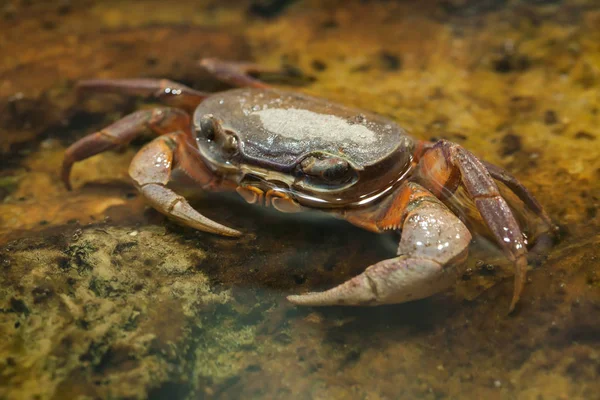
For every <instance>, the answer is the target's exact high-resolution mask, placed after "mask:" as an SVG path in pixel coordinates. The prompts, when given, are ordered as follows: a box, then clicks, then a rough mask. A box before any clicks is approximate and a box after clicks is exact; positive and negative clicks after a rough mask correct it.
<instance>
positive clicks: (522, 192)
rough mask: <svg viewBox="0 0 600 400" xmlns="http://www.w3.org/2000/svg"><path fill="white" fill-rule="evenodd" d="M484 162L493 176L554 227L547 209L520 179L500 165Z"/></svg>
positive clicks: (549, 225)
mask: <svg viewBox="0 0 600 400" xmlns="http://www.w3.org/2000/svg"><path fill="white" fill-rule="evenodd" d="M482 164H483V165H484V166H485V168H486V169H487V170H488V172H489V173H490V175H491V176H492V178H494V179H496V180H498V181H500V182H502V183H504V184H505V185H506V186H507V187H508V188H509V189H510V190H512V192H513V193H514V194H516V195H517V196H518V197H519V199H521V201H523V203H525V205H526V206H527V207H529V208H530V209H531V210H532V211H533V212H534V213H535V214H536V215H537V216H539V217H540V218H541V219H542V220H543V221H544V222H545V223H546V224H547V225H548V227H549V228H550V229H553V228H554V224H553V223H552V220H551V219H550V217H549V216H548V214H546V211H545V210H544V208H543V207H542V205H541V204H540V203H539V202H538V201H537V199H536V198H535V197H533V195H532V194H531V192H529V190H527V188H526V187H525V186H523V184H522V183H521V182H519V181H518V179H517V178H515V177H514V176H512V175H511V174H509V173H508V172H507V171H505V170H504V169H503V168H500V167H498V166H497V165H494V164H490V163H488V162H486V161H482Z"/></svg>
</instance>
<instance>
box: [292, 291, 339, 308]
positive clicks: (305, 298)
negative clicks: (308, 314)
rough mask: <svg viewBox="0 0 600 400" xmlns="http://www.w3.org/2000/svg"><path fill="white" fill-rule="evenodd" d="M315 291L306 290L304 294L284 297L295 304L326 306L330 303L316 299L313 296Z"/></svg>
mask: <svg viewBox="0 0 600 400" xmlns="http://www.w3.org/2000/svg"><path fill="white" fill-rule="evenodd" d="M316 294H317V293H315V292H308V293H305V294H293V295H289V296H287V297H286V299H287V300H288V301H289V302H290V303H292V304H294V305H297V306H307V307H315V306H327V305H331V303H329V302H323V301H319V300H318V299H316V298H315V297H317V296H315V295H316Z"/></svg>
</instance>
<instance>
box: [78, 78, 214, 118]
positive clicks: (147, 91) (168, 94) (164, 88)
mask: <svg viewBox="0 0 600 400" xmlns="http://www.w3.org/2000/svg"><path fill="white" fill-rule="evenodd" d="M76 88H77V93H78V95H79V96H82V95H83V94H87V93H89V92H92V93H96V92H100V93H116V94H122V95H128V96H142V97H145V98H148V99H153V100H158V101H160V102H163V103H165V104H168V105H170V106H172V107H178V108H183V109H185V110H187V111H188V112H192V111H194V109H195V108H196V107H197V106H198V104H200V103H201V102H202V101H203V100H204V99H205V98H206V97H207V96H208V95H209V94H208V93H204V92H199V91H197V90H194V89H192V88H189V87H187V86H185V85H182V84H180V83H177V82H173V81H169V80H166V79H89V80H83V81H79V82H77V86H76Z"/></svg>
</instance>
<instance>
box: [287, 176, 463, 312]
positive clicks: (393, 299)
mask: <svg viewBox="0 0 600 400" xmlns="http://www.w3.org/2000/svg"><path fill="white" fill-rule="evenodd" d="M403 193H405V194H406V197H405V198H409V199H410V200H409V201H408V203H405V204H404V205H403V209H402V210H399V211H400V212H399V213H398V214H397V215H402V216H403V218H402V219H403V220H402V221H398V222H400V223H401V224H402V237H401V239H400V245H399V247H398V254H399V256H398V257H396V258H392V259H389V260H383V261H380V262H378V263H377V264H374V265H372V266H370V267H369V268H367V269H366V270H365V272H363V273H362V274H360V275H358V276H356V277H355V278H352V279H350V280H349V281H347V282H344V283H342V284H341V285H339V286H337V287H334V288H333V289H330V290H327V291H325V292H320V293H307V294H304V295H299V296H289V297H288V300H290V301H291V302H292V303H294V304H298V305H305V306H325V305H376V304H394V303H403V302H406V301H411V300H417V299H422V298H425V297H429V296H431V295H433V294H436V293H439V292H441V291H442V290H444V289H446V288H448V287H450V286H452V285H453V284H455V283H456V279H457V276H458V275H459V271H458V269H457V268H456V267H457V266H459V265H460V264H461V263H462V262H463V261H464V259H465V258H466V256H467V254H468V246H469V242H470V241H471V234H470V232H469V231H468V229H467V228H466V227H465V225H464V224H463V223H462V222H461V221H460V220H459V219H458V218H457V217H456V216H455V215H454V214H453V213H452V212H450V210H449V209H448V208H447V207H446V206H445V205H444V204H442V203H441V202H440V201H438V200H437V199H436V198H435V197H433V195H432V194H431V193H429V192H427V191H426V190H425V189H423V188H422V187H420V186H419V185H417V184H414V183H409V184H407V185H406V186H405V187H404V192H401V193H400V195H399V198H404V197H403V196H402V194H403ZM404 207H406V208H404ZM403 210H410V211H406V212H404V211H403ZM393 224H394V225H396V224H397V223H396V222H393Z"/></svg>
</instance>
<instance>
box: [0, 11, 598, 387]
mask: <svg viewBox="0 0 600 400" xmlns="http://www.w3.org/2000/svg"><path fill="white" fill-rule="evenodd" d="M2 7H3V8H2V10H0V11H1V15H0V18H2V22H1V23H2V27H3V29H2V30H1V31H0V56H1V57H0V151H1V152H2V154H0V166H1V168H0V199H2V202H1V203H0V336H1V337H2V340H1V341H0V398H2V399H3V398H7V399H28V398H40V399H63V398H154V399H161V398H177V399H185V398H240V397H243V398H284V397H290V396H292V397H293V398H307V399H309V398H377V399H385V398H407V399H408V398H425V399H439V398H459V397H460V398H491V399H495V398H498V399H500V398H523V399H541V398H543V399H550V398H564V399H572V398H594V397H595V396H597V393H599V392H600V383H599V382H600V379H599V375H600V215H599V213H598V208H599V203H600V184H599V183H598V182H600V145H598V138H600V131H599V128H598V127H599V126H600V113H599V111H598V110H599V109H600V91H599V89H598V88H599V85H600V69H599V65H600V52H599V50H598V46H597V43H598V42H599V41H600V30H599V29H598V27H599V26H600V8H598V6H597V5H595V4H594V2H592V1H589V2H585V1H558V2H555V1H550V2H548V1H546V2H540V1H483V2H474V1H429V2H419V3H417V2H394V1H344V2H342V1H339V2H338V1H331V2H327V3H326V4H323V2H319V1H311V0H304V1H300V0H299V1H286V2H281V1H274V2H269V1H233V0H231V1H226V2H220V1H209V0H206V1H186V0H182V1H178V2H177V3H173V4H167V2H158V1H153V0H143V1H137V2H130V3H125V4H120V3H119V2H113V1H105V2H97V1H92V0H89V1H82V2H68V1H63V2H56V3H53V4H47V3H45V2H35V1H18V0H12V1H8V2H7V3H6V4H5V5H2ZM356 20H360V21H361V24H359V25H357V24H356V23H355V21H356ZM209 56H212V57H221V58H225V59H238V60H241V59H250V60H253V61H256V62H258V63H261V64H264V65H268V66H280V65H282V66H285V67H288V68H289V66H293V67H294V68H295V69H296V70H298V71H308V72H309V73H310V75H311V76H313V77H314V79H311V80H310V81H309V82H304V83H303V85H302V87H298V90H302V91H304V92H306V93H309V94H312V95H318V96H323V97H326V98H329V99H332V100H335V101H338V102H341V103H344V104H347V105H349V106H354V107H361V108H364V109H368V110H371V111H374V112H378V113H380V114H382V115H385V116H387V117H390V118H393V119H394V120H396V121H398V122H399V123H400V124H401V125H402V126H404V127H405V128H406V129H408V130H410V132H411V134H413V135H414V136H417V137H420V138H425V139H431V138H446V139H449V140H453V141H456V142H458V143H460V144H463V145H464V146H466V147H467V148H468V149H470V150H471V151H473V152H474V153H475V154H477V155H478V156H480V157H482V158H485V159H486V160H488V161H491V162H493V163H495V164H498V165H500V166H503V167H505V168H507V169H508V170H510V171H511V172H513V173H514V174H515V175H516V176H517V177H518V178H519V179H521V180H522V182H523V183H524V184H525V185H526V186H527V187H528V188H529V189H530V190H531V191H532V192H533V193H534V194H535V195H536V196H537V198H538V199H539V200H540V202H541V203H542V204H544V206H545V207H546V208H547V211H548V212H549V214H550V216H551V217H552V218H553V219H554V220H555V221H556V222H557V224H558V225H559V227H560V230H559V237H558V239H557V243H556V244H555V246H554V247H553V248H552V250H551V251H550V253H549V254H548V255H547V259H546V260H545V261H542V262H537V263H534V264H532V266H531V271H530V273H529V283H528V285H527V286H526V289H525V292H524V296H523V300H522V302H521V304H520V305H519V307H518V310H517V312H516V313H514V314H513V315H510V316H507V315H506V312H507V308H508V303H509V299H510V295H511V290H512V280H511V277H510V274H511V271H510V266H508V265H507V263H506V261H505V260H503V258H502V257H501V255H499V254H498V253H497V252H496V251H494V250H493V249H490V248H489V246H486V245H485V243H484V242H485V241H484V240H483V239H481V238H478V239H477V240H476V241H475V243H474V245H473V251H472V255H471V257H470V259H469V261H468V263H469V268H468V269H467V273H466V274H465V276H464V277H463V279H462V280H461V281H460V282H458V283H457V288H456V290H454V291H449V292H448V293H443V294H440V295H438V296H434V297H433V298H430V299H427V300H424V301H418V302H414V303H409V304H403V305H395V306H385V307H376V308H335V307H331V308H322V309H316V308H314V309H313V308H297V307H294V306H292V305H290V304H289V303H287V302H286V300H285V296H286V295H287V294H290V293H299V292H303V291H307V290H312V289H320V288H325V287H331V286H333V285H334V284H336V283H339V282H341V281H343V280H345V279H347V278H349V277H350V276H353V275H355V274H357V273H359V272H360V271H362V270H363V269H364V267H366V266H368V265H370V264H372V263H374V262H376V261H379V260H381V259H383V258H389V257H390V256H392V255H393V254H394V251H395V247H396V243H397V239H396V238H394V237H387V236H377V235H373V234H370V233H368V232H365V231H362V230H359V229H356V228H353V227H351V226H349V225H348V224H346V223H344V222H343V221H334V220H331V219H329V218H327V217H321V216H318V215H314V216H313V215H307V216H288V215H282V214H277V213H272V212H270V211H268V210H261V209H256V208H253V207H250V206H248V205H246V204H242V202H241V201H239V200H238V199H236V198H229V197H222V196H217V195H209V194H202V195H199V196H197V198H196V200H194V201H193V205H194V206H195V207H197V208H198V209H199V210H202V211H203V213H204V214H205V215H207V216H208V217H209V218H211V219H214V220H217V221H219V222H221V223H224V224H226V225H228V226H232V227H235V228H238V229H241V230H243V231H244V232H246V233H247V234H246V235H245V236H243V237H242V238H241V239H237V240H232V239H227V238H219V237H215V236H213V235H209V234H204V233H200V232H195V231H193V230H191V229H187V228H183V227H180V226H178V225H176V224H173V223H172V222H169V221H168V220H166V219H165V218H164V217H163V216H162V215H160V214H158V213H157V212H155V211H154V210H152V209H149V208H148V207H147V206H146V205H145V204H144V202H143V200H142V199H141V198H140V197H139V196H138V195H137V193H136V192H135V190H134V189H133V188H132V187H131V186H130V185H129V183H128V180H127V176H126V172H127V166H128V162H129V160H131V158H132V156H133V154H135V151H136V150H137V149H139V147H140V145H141V144H142V143H143V141H136V142H135V143H133V144H132V145H131V146H130V147H128V148H126V149H123V151H120V152H110V153H105V154H102V155H99V156H96V157H94V158H91V159H89V160H86V161H85V162H82V163H80V164H77V165H76V166H75V168H74V172H73V183H74V187H75V189H74V191H72V192H67V191H66V190H65V189H64V188H63V187H62V185H61V183H60V179H59V172H58V171H59V167H60V163H61V161H62V154H63V151H64V149H65V148H66V146H68V145H69V144H70V143H72V142H73V141H75V140H76V139H77V138H80V137H83V136H84V135H86V134H89V133H91V132H93V131H96V130H98V129H101V128H102V127H104V126H105V125H107V124H109V123H111V122H112V121H114V120H116V119H118V118H120V117H121V116H123V115H125V114H127V113H129V112H131V111H133V110H134V109H136V108H139V107H145V106H147V105H146V104H144V103H143V102H140V101H134V100H131V99H120V98H114V97H112V96H102V97H97V98H93V99H88V100H86V101H78V100H77V99H76V98H75V95H74V92H73V86H74V83H75V82H76V80H78V79H82V78H89V77H115V78H122V77H166V78H170V79H173V80H178V81H181V82H184V83H186V84H189V85H191V86H193V87H194V88H197V89H200V90H218V89H221V88H223V86H222V85H220V84H217V83H215V82H214V81H213V80H211V79H210V78H209V77H208V76H207V75H206V74H204V73H203V72H202V71H200V70H199V69H198V68H197V67H196V65H195V63H196V60H197V59H199V58H201V57H209ZM281 87H285V88H287V89H290V88H291V87H290V86H286V85H284V84H282V85H281Z"/></svg>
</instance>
